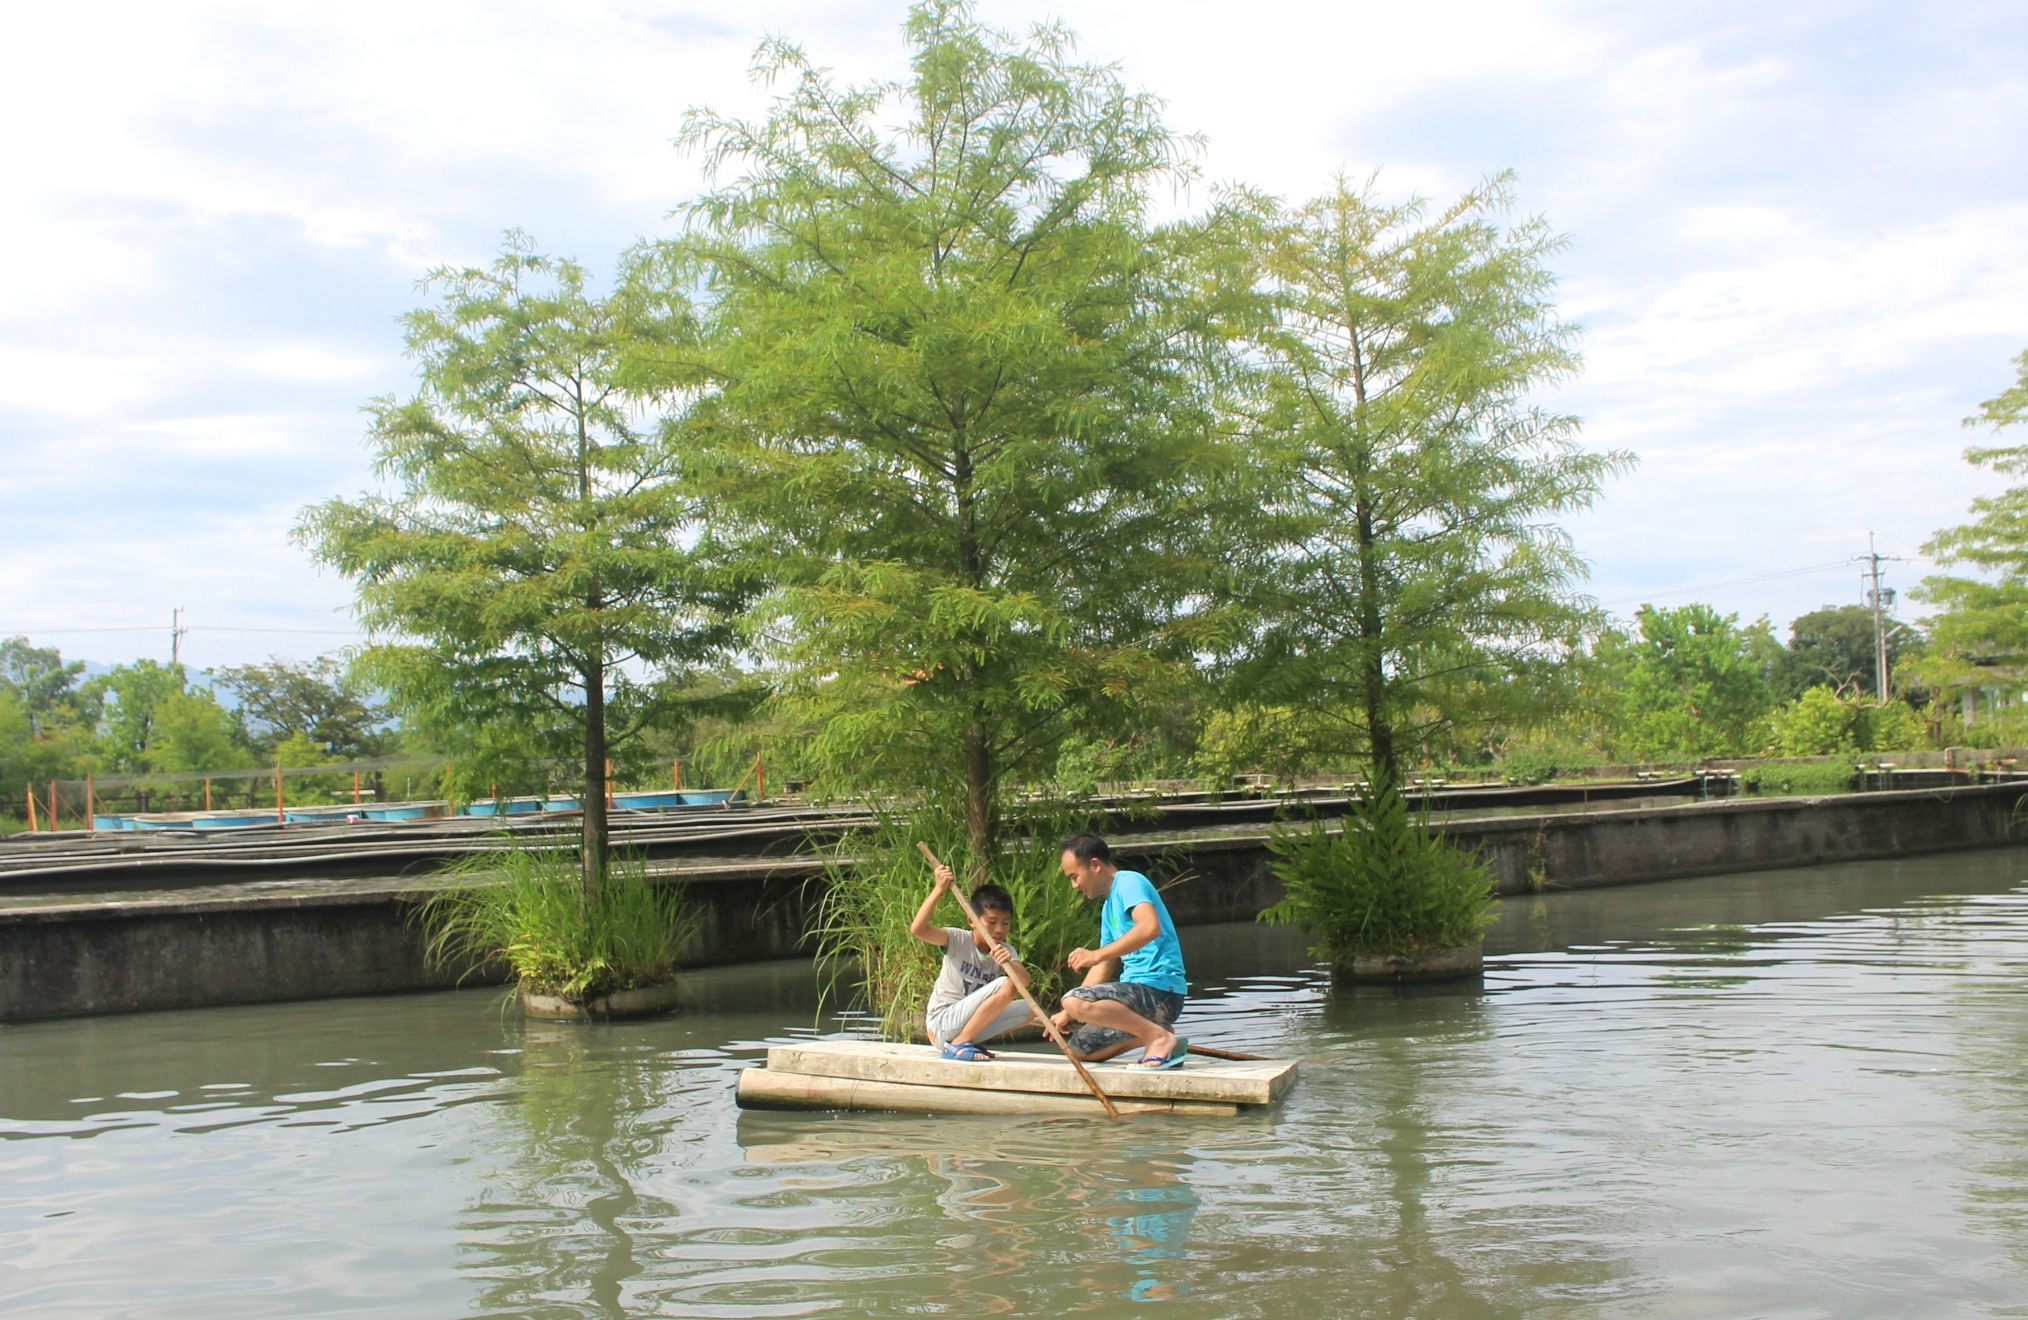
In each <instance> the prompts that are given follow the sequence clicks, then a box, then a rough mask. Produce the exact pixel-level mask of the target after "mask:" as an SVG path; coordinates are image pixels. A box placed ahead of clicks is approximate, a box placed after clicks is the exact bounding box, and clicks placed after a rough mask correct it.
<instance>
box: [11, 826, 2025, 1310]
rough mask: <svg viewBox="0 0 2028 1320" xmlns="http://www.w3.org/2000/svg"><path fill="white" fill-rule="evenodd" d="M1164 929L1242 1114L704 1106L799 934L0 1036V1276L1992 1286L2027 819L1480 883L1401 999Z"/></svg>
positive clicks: (1201, 1035)
mask: <svg viewBox="0 0 2028 1320" xmlns="http://www.w3.org/2000/svg"><path fill="white" fill-rule="evenodd" d="M1185 938H1186V943H1187V944H1188V945H1189V946H1190V947H1189V950H1188V952H1189V956H1190V962H1191V967H1192V970H1193V972H1194V973H1195V974H1196V976H1197V980H1198V986H1199V990H1200V992H1201V994H1200V997H1198V998H1197V999H1195V1000H1194V1001H1193V1003H1192V1006H1191V1009H1190V1011H1189V1014H1188V1017H1187V1021H1188V1023H1189V1031H1190V1034H1191V1035H1192V1037H1193V1038H1195V1039H1198V1040H1201V1041H1204V1042H1206V1043H1218V1044H1226V1045H1230V1046H1234V1047H1238V1048H1248V1049H1256V1050H1260V1051H1262V1052H1266V1053H1275V1054H1281V1053H1293V1054H1297V1055H1299V1056H1300V1057H1302V1058H1304V1059H1305V1061H1306V1062H1305V1065H1304V1073H1303V1080H1302V1082H1301V1083H1300V1084H1299V1086H1298V1087H1297V1089H1296V1090H1295V1092H1294V1093H1293V1094H1292V1095H1291V1097H1290V1098H1289V1099H1288V1101H1286V1102H1285V1103H1284V1104H1283V1105H1281V1106H1279V1107H1278V1108H1277V1109H1276V1110H1274V1111H1271V1112H1269V1113H1265V1114H1256V1115H1249V1116H1246V1117H1242V1118H1240V1119H1237V1120H1202V1119H1197V1120H1192V1119H1184V1118H1176V1117H1171V1116H1156V1115H1146V1116H1139V1117H1135V1118H1132V1119H1129V1120H1126V1121H1123V1122H1118V1123H1109V1122H1104V1121H1099V1120H1087V1119H1082V1118H1036V1119H1027V1120H1019V1119H1014V1120H1010V1119H1002V1118H985V1117H961V1116H941V1117H917V1116H907V1115H868V1114H861V1115H784V1114H740V1113H739V1112H738V1111H736V1110H735V1109H734V1108H733V1107H732V1104H731V1081H732V1074H733V1071H734V1070H735V1069H737V1068H739V1067H742V1066H746V1065H747V1064H748V1063H750V1062H751V1061H753V1060H755V1059H757V1058H758V1057H759V1055H760V1053H761V1052H762V1050H763V1049H764V1047H765V1044H766V1042H767V1041H768V1040H770V1039H782V1038H784V1037H785V1036H788V1035H794V1034H807V1033H808V1032H810V1031H812V1030H814V1029H816V1028H815V1026H814V1025H813V1022H814V1013H815V1003H816V996H815V986H814V983H813V982H812V979H811V977H810V972H809V969H808V968H807V966H804V965H800V964H775V965H769V966H765V967H755V968H742V969H726V970H724V971H719V972H711V973H702V974H699V975H697V976H696V977H694V978H692V980H691V983H690V985H689V994H690V996H691V999H692V1006H691V1009H690V1011H689V1012H687V1013H685V1014H683V1015H680V1016H677V1017H672V1018H669V1019H666V1020H663V1021H658V1022H650V1023H641V1024H632V1025H623V1026H613V1027H604V1028H596V1029H589V1030H588V1029H584V1028H577V1027H568V1026H547V1025H545V1026H536V1025H526V1026H524V1025H523V1024H522V1023H521V1022H520V1021H518V1020H517V1019H516V1018H514V1017H513V1016H512V1015H510V1014H507V1013H503V1012H502V1011H501V1010H502V1005H501V1003H500V1001H499V997H498V995H497V993H496V992H491V991H477V992H461V993H454V994H441V995H423V996H410V997H400V998H388V999H375V1000H351V1001H340V1002H333V1003H318V1004H296V1005H280V1006H272V1007H262V1008H244V1009H217V1010H206V1011H200V1012H187V1013H165V1014H153V1015H147V1016H138V1017H131V1018H112V1019H100V1020H96V1021H84V1022H76V1023H51V1024H44V1025H38V1026H28V1027H19V1028H12V1029H7V1030H4V1031H0V1137H5V1138H7V1140H6V1141H5V1142H4V1143H0V1259H4V1260H5V1261H6V1262H7V1263H8V1265H10V1266H12V1267H13V1268H11V1269H8V1270H4V1271H0V1310H4V1311H5V1312H7V1313H8V1314H17V1313H18V1314H33V1315H53V1316H62V1315H77V1316H100V1315H133V1316H163V1317H172V1316H192V1317H196V1316H203V1317H212V1316H235V1315H245V1316H274V1315H343V1314H354V1313H358V1314H366V1313H371V1314H375V1315H416V1316H444V1315H458V1314H481V1315H494V1316H620V1315H682V1316H793V1315H810V1314H817V1313H834V1314H847V1315H857V1314H865V1315H901V1314H927V1315H937V1314H978V1313H986V1314H1015V1315H1059V1314H1066V1313H1073V1312H1074V1313H1077V1314H1080V1315H1082V1314H1097V1315H1101V1316H1105V1315H1126V1314H1140V1313H1141V1312H1143V1311H1145V1310H1146V1309H1147V1308H1149V1307H1151V1306H1159V1307H1161V1308H1162V1312H1163V1313H1164V1314H1167V1315H1173V1316H1178V1317H1183V1316H1192V1317H1196V1316H1203V1317H1225V1316H1255V1315H1257V1316H1277V1317H1280V1316H1304V1315H1320V1316H1321V1315H1330V1316H1337V1315H1375V1316H1401V1315H1415V1316H1507V1315H1512V1316H1523V1315H1527V1316H1535V1315H1545V1314H1549V1315H1560V1314H1571V1315H1594V1314H1628V1313H1638V1314H1665V1315H1768V1314H1793V1315H1819V1314H1821V1315H1844V1314H1862V1313H1878V1314H1921V1315H1942V1314H1991V1315H2024V1314H2028V1308H2024V1306H2023V1303H2024V1301H2028V1012H2024V1009H2028V1003H2024V999H2023V994H2022V990H2021V981H2020V969H2021V967H2022V965H2023V962H2024V959H2028V852H2022V853H2016V852H1998V853H1986V854H1974V855H1967V856H1962V857H1956V858H1942V859H1933V860H1927V861H1917V862H1903V863H1893V864H1876V865H1863V866H1841V867H1828V868H1822V869H1817V870H1801V871H1789V872H1773V873H1763V874H1759V875H1749V876H1729V877H1718V878H1714V879H1710V880H1703V881H1690V882H1679V883H1675V884H1666V885H1651V886H1641V887H1635V888H1627V889H1616V890H1602V891H1593V892H1588V893H1573V894H1549V895H1542V896H1536V897H1528V898H1521V899H1515V900H1511V901H1509V902H1508V903H1507V904H1506V905H1505V906H1504V908H1503V910H1502V913H1501V919H1500V925H1499V926H1498V927H1497V928H1496V929H1495V931H1494V932H1493V935H1492V937H1491V939H1490V940H1489V944H1488V948H1489V951H1490V952H1489V960H1488V970H1487V973H1486V975H1485V977H1484V978H1483V981H1482V982H1481V983H1471V984H1467V985H1464V986H1458V987H1444V988H1427V989H1423V990H1420V991H1415V992H1401V991H1395V990H1391V989H1385V988H1381V989H1362V990H1359V991H1357V992H1353V993H1342V994H1330V993H1327V992H1326V990H1325V988H1324V987H1323V985H1322V984H1321V982H1320V981H1319V980H1318V979H1317V977H1316V976H1315V974H1314V972H1313V970H1312V969H1311V968H1310V967H1309V966H1308V959H1307V958H1306V957H1305V956H1304V954H1303V951H1302V948H1301V941H1300V940H1299V939H1297V938H1295V937H1293V936H1292V935H1291V934H1290V933H1289V932H1287V931H1285V930H1278V929H1268V928H1260V927H1252V926H1235V927H1222V928H1207V929H1200V930H1193V931H1186V932H1185ZM838 1025H839V1024H838V1023H837V1022H836V1021H833V1022H831V1023H827V1024H825V1027H826V1029H831V1028H835V1027H836V1026H838Z"/></svg>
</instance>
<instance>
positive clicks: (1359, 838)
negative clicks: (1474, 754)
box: [1261, 786, 1494, 961]
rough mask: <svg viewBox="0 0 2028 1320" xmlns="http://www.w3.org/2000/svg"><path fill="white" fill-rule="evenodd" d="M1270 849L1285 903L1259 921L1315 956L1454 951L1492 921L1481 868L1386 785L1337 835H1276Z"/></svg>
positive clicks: (1489, 887)
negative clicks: (1293, 929) (1290, 930)
mask: <svg viewBox="0 0 2028 1320" xmlns="http://www.w3.org/2000/svg"><path fill="white" fill-rule="evenodd" d="M1268 851H1270V852H1271V853H1273V854H1274V856H1275V857H1276V858H1277V859H1278V860H1277V861H1276V862H1275V863H1274V864H1273V870H1274V873H1275V876H1276V878H1278V879H1279V880H1280V881H1281V882H1282V886H1283V890H1284V897H1283V898H1282V901H1281V902H1279V903H1277V904H1275V905H1274V906H1273V907H1271V908H1269V909H1268V910H1267V911H1265V912H1263V913H1261V920H1263V921H1268V922H1274V923H1277V924H1281V925H1293V926H1300V927H1301V928H1302V929H1303V930H1304V931H1306V932H1307V933H1308V934H1310V935H1311V936H1312V937H1313V938H1315V939H1316V941H1317V943H1316V945H1315V946H1314V950H1313V951H1314V952H1315V953H1316V955H1317V956H1318V957H1319V958H1325V959H1330V960H1333V961H1335V960H1338V959H1341V958H1346V957H1350V956H1352V955H1355V954H1386V953H1406V952H1408V951H1410V950H1413V949H1445V948H1455V947H1458V946H1460V945H1466V944H1472V943H1475V942H1477V941H1478V939H1479V938H1480V937H1481V936H1483V935H1484V934H1485V932H1486V927H1487V926H1489V925H1491V924H1492V921H1493V906H1494V901H1493V881H1492V877H1491V876H1489V875H1488V874H1487V873H1486V868H1485V866H1484V865H1483V864H1481V863H1480V861H1479V860H1478V859H1477V858H1476V857H1474V856H1472V855H1471V854H1469V853H1465V852H1463V851H1460V850H1459V849H1457V848H1454V847H1452V846H1451V845H1450V844H1448V843H1446V842H1444V840H1443V839H1442V838H1441V837H1440V836H1438V835H1437V834H1436V833H1435V832H1434V831H1432V830H1431V829H1430V828H1429V821H1428V817H1427V815H1426V814H1425V815H1423V816H1420V817H1418V816H1416V815H1414V814H1412V813H1411V812H1410V811H1409V808H1408V803H1407V801H1406V800H1404V799H1403V797H1402V796H1401V794H1400V793H1398V792H1396V791H1395V790H1394V789H1393V788H1391V787H1384V786H1383V787H1381V788H1379V789H1377V790H1375V791H1373V792H1371V793H1369V794H1367V795H1366V796H1365V797H1364V798H1363V799H1361V800H1359V801H1357V802H1355V803H1354V804H1353V806H1352V810H1351V811H1350V812H1349V813H1348V814H1347V815H1346V816H1345V818H1344V821H1343V829H1342V830H1341V831H1340V832H1338V833H1333V832H1331V831H1330V830H1329V829H1328V828H1327V827H1326V826H1325V824H1324V822H1323V821H1321V820H1319V821H1312V822H1311V823H1310V824H1309V826H1308V827H1307V828H1282V829H1278V830H1276V831H1275V833H1274V834H1273V836H1272V837H1270V838H1269V840H1268Z"/></svg>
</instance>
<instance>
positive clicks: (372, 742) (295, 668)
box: [213, 655, 393, 760]
mask: <svg viewBox="0 0 2028 1320" xmlns="http://www.w3.org/2000/svg"><path fill="white" fill-rule="evenodd" d="M213 678H214V680H215V681H216V683H217V685H218V686H219V687H222V688H224V689H225V690H226V691H228V692H230V693H231V694H232V695H233V697H234V699H235V700H236V702H237V703H238V715H239V720H240V724H241V726H242V727H243V728H244V729H245V731H246V735H245V736H246V740H247V744H248V745H249V746H250V747H252V748H253V749H254V750H255V751H256V752H258V753H261V754H262V755H266V754H267V753H269V752H272V751H273V750H274V749H275V748H276V747H278V746H280V745H281V744H282V743H285V742H287V741H289V740H290V739H292V738H300V739H302V740H304V741H306V742H309V743H312V744H314V745H316V746H317V747H318V748H319V749H321V750H322V751H323V752H324V753H326V754H327V755H330V756H334V757H337V758H339V759H341V760H344V759H351V758H354V757H361V756H375V755H378V754H380V753H382V752H384V751H386V750H388V749H389V747H390V744H391V743H392V741H393V736H392V735H391V734H390V733H389V732H388V730H387V729H386V727H385V726H386V724H387V719H388V716H387V712H385V711H383V710H381V709H380V708H379V707H378V706H377V705H376V704H375V703H374V702H373V700H372V699H371V696H370V694H369V693H367V692H366V691H365V690H364V689H362V688H361V686H360V685H359V683H358V681H357V680H356V679H355V678H353V677H352V676H351V675H350V674H347V673H346V672H345V667H344V665H343V664H341V663H340V662H339V660H338V658H337V657H336V656H328V655H326V656H319V657H317V658H316V659H315V660H310V661H306V662H300V663H294V662H290V661H287V660H282V659H280V658H274V659H270V660H268V661H267V662H266V663H265V664H253V665H230V666H226V667H225V668H222V669H219V670H217V671H216V672H215V673H214V674H213Z"/></svg>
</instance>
